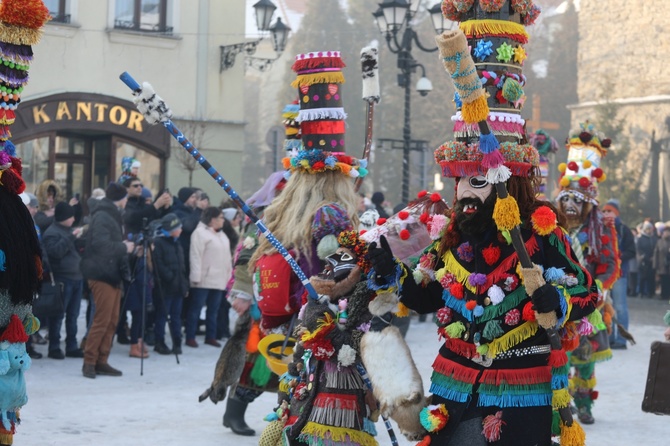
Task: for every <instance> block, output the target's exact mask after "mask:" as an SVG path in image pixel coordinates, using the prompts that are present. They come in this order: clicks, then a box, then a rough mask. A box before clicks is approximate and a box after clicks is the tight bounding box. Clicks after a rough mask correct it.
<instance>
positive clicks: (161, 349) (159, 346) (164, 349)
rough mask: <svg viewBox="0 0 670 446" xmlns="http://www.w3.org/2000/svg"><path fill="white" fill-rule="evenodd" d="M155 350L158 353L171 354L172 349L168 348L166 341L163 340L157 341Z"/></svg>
mask: <svg viewBox="0 0 670 446" xmlns="http://www.w3.org/2000/svg"><path fill="white" fill-rule="evenodd" d="M154 351H155V352H156V353H158V354H159V355H171V354H172V350H171V349H170V348H168V346H167V345H165V342H163V341H158V342H156V345H155V346H154Z"/></svg>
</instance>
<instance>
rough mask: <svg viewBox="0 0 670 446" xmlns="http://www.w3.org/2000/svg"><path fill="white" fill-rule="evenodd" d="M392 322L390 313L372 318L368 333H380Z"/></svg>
mask: <svg viewBox="0 0 670 446" xmlns="http://www.w3.org/2000/svg"><path fill="white" fill-rule="evenodd" d="M392 320H393V313H391V312H390V311H389V312H388V313H384V314H382V315H381V316H373V317H372V319H371V320H370V331H382V330H383V329H385V328H386V327H388V326H389V325H391V321H392Z"/></svg>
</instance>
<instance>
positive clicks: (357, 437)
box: [300, 421, 378, 446]
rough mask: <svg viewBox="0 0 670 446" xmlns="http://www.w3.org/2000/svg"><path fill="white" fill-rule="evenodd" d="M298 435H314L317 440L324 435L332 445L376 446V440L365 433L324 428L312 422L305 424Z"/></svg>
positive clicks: (345, 429)
mask: <svg viewBox="0 0 670 446" xmlns="http://www.w3.org/2000/svg"><path fill="white" fill-rule="evenodd" d="M300 433H301V434H308V435H314V436H316V437H319V438H325V437H326V435H328V439H329V440H331V441H332V442H333V443H338V442H342V443H345V442H346V443H347V444H350V443H356V444H359V445H361V446H377V445H378V443H377V440H375V438H374V437H373V436H372V435H370V434H368V433H366V432H363V431H357V430H354V429H347V428H344V427H334V426H325V425H323V424H318V423H314V422H312V421H309V422H307V424H306V425H305V427H304V428H303V429H302V431H300ZM347 437H348V438H347Z"/></svg>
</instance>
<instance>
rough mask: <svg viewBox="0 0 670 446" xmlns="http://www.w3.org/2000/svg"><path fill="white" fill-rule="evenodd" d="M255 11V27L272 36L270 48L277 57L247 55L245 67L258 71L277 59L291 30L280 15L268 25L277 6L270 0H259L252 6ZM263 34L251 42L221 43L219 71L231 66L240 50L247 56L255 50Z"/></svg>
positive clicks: (263, 69) (268, 66) (266, 67)
mask: <svg viewBox="0 0 670 446" xmlns="http://www.w3.org/2000/svg"><path fill="white" fill-rule="evenodd" d="M253 8H254V11H255V13H256V27H257V28H258V30H259V31H261V32H265V31H269V32H270V36H271V38H272V49H274V51H275V52H276V53H277V57H276V58H274V59H263V58H260V57H248V58H246V59H245V64H246V65H245V66H246V67H253V68H256V69H257V70H259V71H265V70H267V69H268V68H270V66H271V65H272V62H274V61H275V60H277V59H278V58H279V56H281V53H282V52H283V51H284V49H285V48H286V43H287V41H288V34H289V32H290V31H291V28H289V27H288V26H286V25H285V24H284V23H283V22H282V21H281V18H280V17H277V21H276V22H275V24H274V25H272V26H270V23H271V22H272V15H273V14H274V11H275V9H277V7H276V6H275V4H274V3H272V2H271V1H270V0H259V1H258V2H256V3H255V4H254V6H253ZM263 38H264V36H261V38H260V39H258V40H253V41H251V42H243V43H235V44H232V45H221V46H220V49H221V62H220V66H219V73H222V72H224V71H225V70H227V69H228V68H232V67H233V66H234V65H235V59H236V58H237V55H238V54H240V53H241V52H244V53H245V54H246V55H247V56H252V55H253V54H254V53H255V52H256V48H257V47H258V44H259V43H261V41H262V40H263Z"/></svg>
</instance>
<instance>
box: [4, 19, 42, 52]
mask: <svg viewBox="0 0 670 446" xmlns="http://www.w3.org/2000/svg"><path fill="white" fill-rule="evenodd" d="M41 38H42V29H33V28H24V27H22V26H15V25H8V24H6V23H2V22H0V40H1V41H3V42H7V43H12V44H14V45H30V46H33V45H37V44H38V43H39V41H40V39H41Z"/></svg>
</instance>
